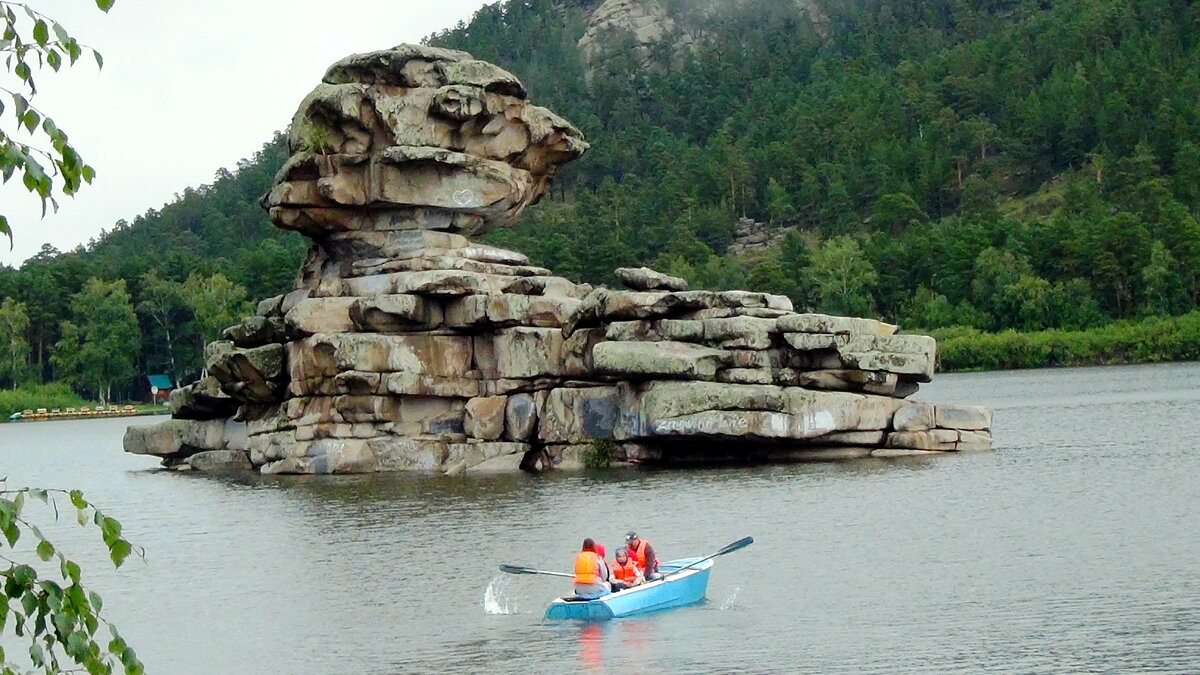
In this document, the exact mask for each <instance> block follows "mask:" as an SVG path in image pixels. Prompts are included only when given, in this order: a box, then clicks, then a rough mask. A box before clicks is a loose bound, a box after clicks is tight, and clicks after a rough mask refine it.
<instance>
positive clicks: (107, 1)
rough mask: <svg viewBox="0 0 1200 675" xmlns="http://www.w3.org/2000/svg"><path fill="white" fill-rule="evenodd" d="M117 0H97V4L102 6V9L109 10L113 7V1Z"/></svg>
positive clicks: (103, 10)
mask: <svg viewBox="0 0 1200 675" xmlns="http://www.w3.org/2000/svg"><path fill="white" fill-rule="evenodd" d="M116 1H117V0H96V6H97V7H99V8H100V11H102V12H107V11H108V10H110V9H112V6H113V3H115V2H116Z"/></svg>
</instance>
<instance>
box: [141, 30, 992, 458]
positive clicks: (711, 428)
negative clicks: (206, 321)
mask: <svg viewBox="0 0 1200 675" xmlns="http://www.w3.org/2000/svg"><path fill="white" fill-rule="evenodd" d="M289 140H290V147H291V150H292V153H293V155H292V158H291V159H290V160H289V161H288V162H287V164H286V165H285V166H284V167H283V169H282V170H281V171H280V173H279V175H278V176H277V178H276V182H275V186H274V187H273V188H272V190H271V191H270V193H268V194H267V195H266V196H265V197H264V206H265V207H266V208H267V209H268V211H269V213H270V217H271V220H272V222H274V223H275V224H276V225H278V226H279V227H283V228H289V229H295V230H298V231H300V232H302V233H304V234H305V235H306V236H308V237H310V238H311V239H312V241H313V245H312V248H311V250H310V252H309V255H308V259H307V260H306V262H305V263H304V265H303V267H302V269H301V270H300V274H299V276H298V279H297V283H296V289H295V290H294V291H292V292H291V293H288V294H287V295H284V296H280V297H275V298H271V299H268V300H264V301H263V302H261V303H259V305H258V308H257V313H256V314H255V315H254V316H251V317H248V318H246V319H244V320H243V321H242V322H241V323H239V324H238V325H235V326H232V327H230V328H229V329H227V330H226V331H225V338H226V339H225V340H222V341H219V342H215V343H213V344H210V345H209V346H208V348H207V349H206V354H205V358H206V370H207V373H208V377H206V378H205V379H202V380H200V381H199V382H197V383H195V384H193V385H191V386H189V387H186V388H184V389H182V390H180V391H179V392H177V393H176V394H174V395H173V396H172V399H171V402H172V412H173V416H174V418H175V419H172V420H171V421H169V422H165V423H162V424H159V425H155V426H150V427H131V428H130V430H129V431H128V433H127V434H126V437H125V449H126V450H127V451H128V452H133V453H141V454H150V455H155V456H159V457H161V458H162V460H163V463H164V464H165V465H166V466H171V467H179V468H196V469H202V470H216V469H221V468H234V469H236V468H244V467H247V466H253V467H255V468H257V469H258V470H260V471H262V472H263V473H334V472H350V473H353V472H371V471H392V470H409V469H416V470H425V471H441V472H448V473H453V472H459V471H463V470H467V469H470V470H476V471H478V470H515V469H517V468H523V469H527V470H537V469H545V468H552V467H556V466H559V467H561V466H578V465H580V464H581V463H583V462H585V461H587V460H596V461H597V462H601V463H603V462H608V461H614V460H615V461H629V462H673V461H700V462H707V461H730V460H747V459H750V460H771V459H824V458H842V457H859V456H867V455H896V454H917V453H923V452H934V451H955V450H979V449H987V448H989V447H990V442H991V439H990V435H989V433H988V429H989V427H990V426H991V413H990V411H987V410H985V409H981V408H971V407H962V406H932V405H929V404H926V403H914V402H909V401H906V400H905V397H907V396H908V395H910V394H912V393H913V392H915V391H916V390H917V386H918V383H920V382H926V381H928V380H929V378H930V377H931V376H932V375H933V371H934V351H935V343H934V341H933V339H932V338H928V337H923V336H918V335H899V334H897V332H896V326H892V325H888V324H885V323H881V322H878V321H873V320H869V319H856V318H844V317H832V316H825V315H821V314H803V313H795V312H793V311H792V304H791V302H790V301H789V300H788V299H787V298H786V297H782V296H775V295H770V294H766V293H751V292H746V291H723V292H715V291H689V290H687V284H686V283H685V282H684V281H683V280H682V279H678V278H674V277H669V276H666V275H662V274H659V273H657V272H654V271H653V270H649V269H646V268H642V269H628V270H618V271H617V276H618V278H620V279H621V280H622V282H623V283H624V284H625V285H626V286H627V287H628V288H627V289H626V290H610V289H606V288H592V287H591V286H589V285H587V284H576V283H574V282H571V281H570V280H568V279H564V278H562V277H556V276H553V275H551V274H550V272H549V271H548V270H546V269H542V268H540V267H535V266H532V265H530V264H529V261H528V259H527V258H526V257H525V256H523V255H521V254H520V253H515V252H512V251H506V250H502V249H498V248H495V247H492V246H487V245H483V244H477V243H473V242H471V241H469V240H468V239H467V238H466V236H465V235H472V234H479V233H483V232H487V231H488V230H490V229H492V228H494V227H497V226H500V225H504V224H507V223H509V222H511V220H512V219H513V218H514V217H515V216H516V215H517V214H518V213H519V212H520V211H521V210H522V209H523V208H525V207H526V206H527V205H529V204H531V203H533V202H534V201H536V200H537V199H538V198H539V197H540V196H541V195H542V193H543V192H544V191H545V190H546V187H547V182H548V180H549V179H550V177H551V176H553V175H554V173H555V171H556V169H557V168H558V166H559V165H561V164H562V163H564V162H566V161H569V160H571V159H574V158H576V157H578V156H579V155H580V154H582V153H583V152H584V150H585V149H586V148H587V144H586V143H585V142H584V141H583V139H582V137H581V135H580V134H579V132H578V131H577V130H576V129H575V128H574V127H572V126H571V125H570V124H569V123H567V122H566V121H565V120H563V119H561V118H559V117H557V116H555V115H554V114H553V113H551V112H549V111H548V110H545V109H543V108H538V107H536V106H533V105H530V104H529V103H528V102H527V101H526V99H525V90H524V88H523V87H522V86H521V83H520V82H519V81H518V80H517V79H516V78H515V77H513V76H512V75H511V74H509V73H507V72H505V71H503V70H501V69H499V68H497V67H495V66H493V65H491V64H487V63H483V62H479V61H475V60H473V59H471V57H470V55H468V54H465V53H462V52H454V51H448V50H442V49H431V48H426V47H415V46H402V47H397V48H395V49H392V50H388V51H383V52H376V53H372V54H362V55H354V56H351V57H349V58H346V59H344V60H342V61H340V62H338V63H336V64H334V65H333V66H332V67H330V69H329V71H328V72H327V73H326V75H325V78H324V81H323V82H322V84H320V85H319V86H318V87H317V88H316V89H315V90H314V91H313V93H312V94H310V95H309V96H308V97H307V98H306V99H305V101H304V102H303V103H302V104H301V107H300V110H299V112H297V114H296V117H295V119H294V120H293V123H292V131H291V137H290V139H289Z"/></svg>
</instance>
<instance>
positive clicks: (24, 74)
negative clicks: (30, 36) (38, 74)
mask: <svg viewBox="0 0 1200 675" xmlns="http://www.w3.org/2000/svg"><path fill="white" fill-rule="evenodd" d="M13 74H14V75H16V76H17V77H19V78H21V79H22V80H24V81H26V82H28V81H29V78H30V75H31V73H30V72H29V64H28V63H25V62H24V61H20V62H18V63H17V67H16V68H13Z"/></svg>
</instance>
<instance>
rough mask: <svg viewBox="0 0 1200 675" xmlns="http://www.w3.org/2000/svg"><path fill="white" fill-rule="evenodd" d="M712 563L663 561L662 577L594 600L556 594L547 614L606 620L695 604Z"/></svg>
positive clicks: (690, 560) (683, 559) (694, 560)
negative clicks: (563, 596)
mask: <svg viewBox="0 0 1200 675" xmlns="http://www.w3.org/2000/svg"><path fill="white" fill-rule="evenodd" d="M711 557H712V556H709V558H711ZM696 561H701V562H698V563H697V562H696ZM692 563H696V564H695V565H693V566H692V567H689V568H688V569H686V570H683V571H682V572H679V573H678V574H671V572H672V571H675V570H678V569H679V568H681V567H686V566H687V565H691V564H692ZM712 565H713V563H712V560H710V559H706V558H681V559H679V560H671V561H668V562H664V563H660V564H659V566H658V571H659V572H660V573H661V574H662V575H663V578H661V579H656V580H654V581H650V582H647V583H644V584H642V585H640V586H634V587H633V588H630V589H627V590H624V591H617V592H616V593H609V594H608V595H605V596H603V597H599V598H596V599H595V600H582V599H579V598H576V597H575V596H569V597H566V598H557V599H556V600H554V602H551V603H550V606H549V607H547V608H546V618H547V619H578V620H581V621H607V620H608V619H618V618H621V617H624V616H633V615H635V614H645V613H647V612H657V611H659V610H663V609H670V608H672V607H682V606H684V605H694V604H696V603H698V602H701V601H703V600H704V593H705V591H707V590H708V573H709V572H711V571H712Z"/></svg>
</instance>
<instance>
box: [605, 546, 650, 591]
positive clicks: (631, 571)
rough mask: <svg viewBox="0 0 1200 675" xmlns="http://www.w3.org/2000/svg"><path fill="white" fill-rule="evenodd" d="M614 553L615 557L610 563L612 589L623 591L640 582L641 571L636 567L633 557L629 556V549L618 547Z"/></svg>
mask: <svg viewBox="0 0 1200 675" xmlns="http://www.w3.org/2000/svg"><path fill="white" fill-rule="evenodd" d="M616 555H617V559H616V560H615V561H614V562H613V564H612V588H613V591H623V590H625V589H626V588H633V587H634V586H637V585H638V584H640V583H642V582H643V581H644V579H642V571H641V570H639V569H638V566H637V563H635V562H634V561H633V558H631V557H629V549H626V548H619V549H617V553H616Z"/></svg>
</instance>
